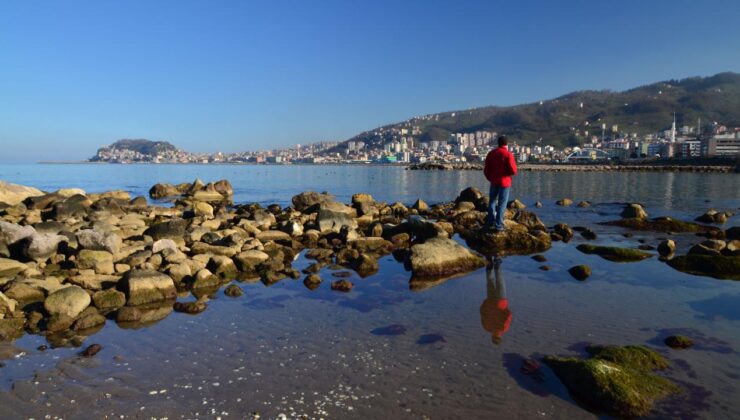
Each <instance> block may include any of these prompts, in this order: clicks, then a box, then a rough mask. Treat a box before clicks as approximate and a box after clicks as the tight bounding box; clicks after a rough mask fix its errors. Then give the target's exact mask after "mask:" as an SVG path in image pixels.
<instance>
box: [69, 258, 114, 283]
mask: <svg viewBox="0 0 740 420" xmlns="http://www.w3.org/2000/svg"><path fill="white" fill-rule="evenodd" d="M94 252H105V251H94ZM120 279H121V278H120V277H119V276H115V275H108V274H95V273H94V271H93V270H89V269H85V270H80V274H78V275H76V276H72V277H70V278H69V279H68V280H69V282H70V283H73V284H76V285H78V286H80V287H82V288H83V289H86V290H102V289H105V288H108V287H114V286H115V285H116V284H118V281H119V280H120Z"/></svg>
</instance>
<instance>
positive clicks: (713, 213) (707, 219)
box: [694, 209, 732, 224]
mask: <svg viewBox="0 0 740 420" xmlns="http://www.w3.org/2000/svg"><path fill="white" fill-rule="evenodd" d="M730 217H732V213H731V212H728V211H717V210H715V209H709V210H707V211H706V212H705V213H704V214H702V215H701V216H699V217H697V218H696V219H694V220H696V221H697V222H702V223H716V224H723V223H725V222H727V219H729V218H730Z"/></svg>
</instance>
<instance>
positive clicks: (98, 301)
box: [92, 289, 126, 310]
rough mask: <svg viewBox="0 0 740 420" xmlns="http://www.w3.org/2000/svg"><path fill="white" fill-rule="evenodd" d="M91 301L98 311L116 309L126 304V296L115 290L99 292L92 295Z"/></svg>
mask: <svg viewBox="0 0 740 420" xmlns="http://www.w3.org/2000/svg"><path fill="white" fill-rule="evenodd" d="M92 301H93V305H95V307H96V308H98V309H100V310H105V309H118V308H120V307H122V306H123V305H125V304H126V294H125V293H123V292H121V291H118V290H116V289H105V290H99V291H97V292H95V293H93V296H92Z"/></svg>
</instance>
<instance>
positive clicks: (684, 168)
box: [406, 162, 736, 173]
mask: <svg viewBox="0 0 740 420" xmlns="http://www.w3.org/2000/svg"><path fill="white" fill-rule="evenodd" d="M406 169H409V170H412V171H417V170H420V171H424V170H426V171H452V170H457V171H482V170H483V165H482V164H479V163H468V162H462V163H439V162H426V163H417V164H413V165H409V166H408V167H407V168H406ZM519 171H523V172H540V171H542V172H697V173H733V172H736V168H735V166H733V165H607V164H601V165H589V164H548V165H546V164H521V165H519Z"/></svg>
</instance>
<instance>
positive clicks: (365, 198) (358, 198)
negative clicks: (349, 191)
mask: <svg viewBox="0 0 740 420" xmlns="http://www.w3.org/2000/svg"><path fill="white" fill-rule="evenodd" d="M374 202H375V199H374V198H373V196H372V195H370V194H366V193H357V194H354V195H352V204H353V205H359V204H362V203H374Z"/></svg>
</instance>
